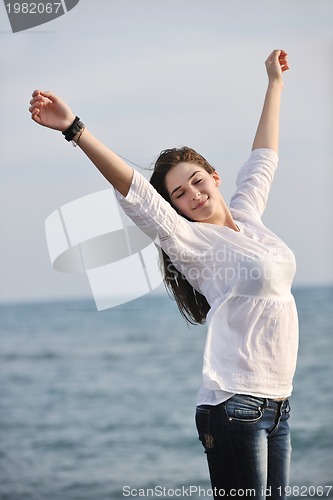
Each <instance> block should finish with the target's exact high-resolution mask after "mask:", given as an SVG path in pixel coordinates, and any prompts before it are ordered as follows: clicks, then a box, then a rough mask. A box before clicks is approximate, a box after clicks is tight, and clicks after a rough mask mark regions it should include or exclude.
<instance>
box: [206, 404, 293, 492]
mask: <svg viewBox="0 0 333 500" xmlns="http://www.w3.org/2000/svg"><path fill="white" fill-rule="evenodd" d="M289 414H290V406H289V401H288V400H287V399H286V400H283V401H274V400H272V399H265V398H257V397H253V396H244V395H236V396H233V397H232V398H230V399H228V400H227V401H224V402H223V403H221V404H219V405H217V406H210V405H201V406H197V410H196V425H197V429H198V433H199V439H200V441H201V442H202V444H203V446H204V448H205V453H206V454H207V460H208V467H209V473H210V479H211V484H212V488H213V492H214V498H215V499H216V498H221V497H222V496H224V497H227V496H229V497H233V498H241V497H242V498H246V497H250V498H261V499H263V498H266V496H267V498H269V499H271V500H274V499H279V500H283V499H285V498H286V495H285V487H286V486H288V481H289V468H290V455H291V443H290V432H289V425H288V419H289ZM219 490H220V491H219Z"/></svg>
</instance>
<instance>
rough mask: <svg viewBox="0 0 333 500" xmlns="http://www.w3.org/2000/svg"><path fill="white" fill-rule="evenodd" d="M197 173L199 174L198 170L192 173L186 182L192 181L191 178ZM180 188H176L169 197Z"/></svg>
mask: <svg viewBox="0 0 333 500" xmlns="http://www.w3.org/2000/svg"><path fill="white" fill-rule="evenodd" d="M198 172H200V170H196V171H195V172H193V174H191V175H190V177H189V178H188V180H189V181H190V180H191V179H192V177H194V176H195V174H197V173H198ZM181 187H182V186H178V187H176V188H175V189H174V190H173V191H172V192H171V194H170V197H171V196H172V195H173V194H174V193H175V192H176V191H178V189H181Z"/></svg>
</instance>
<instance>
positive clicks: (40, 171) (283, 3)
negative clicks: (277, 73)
mask: <svg viewBox="0 0 333 500" xmlns="http://www.w3.org/2000/svg"><path fill="white" fill-rule="evenodd" d="M332 26H333V3H332V2H331V0H316V1H313V0H311V1H310V0H293V1H292V2H290V1H287V0H279V1H275V0H274V1H273V0H254V1H253V0H251V2H249V1H247V0H235V1H233V2H230V1H223V0H169V1H168V2H165V1H163V2H162V1H160V0H118V1H112V0H96V1H92V0H80V2H79V3H78V5H77V6H76V7H75V8H73V9H72V10H71V11H69V12H68V13H66V14H65V15H63V16H61V17H59V18H57V19H55V20H53V21H51V22H49V23H47V24H44V25H41V26H38V27H35V28H32V29H29V30H26V31H22V32H19V33H15V34H13V33H12V32H11V28H10V24H9V21H8V18H7V17H6V11H5V7H4V4H3V3H1V5H0V43H1V51H0V70H1V75H2V78H1V84H0V85H1V121H0V132H1V135H0V137H1V163H0V210H1V212H0V235H1V245H0V302H12V301H34V300H53V299H54V300H61V299H67V298H76V297H87V298H88V297H91V290H90V288H89V283H88V280H87V277H86V276H85V275H84V274H69V273H60V272H57V271H55V270H54V269H53V268H52V265H51V262H50V258H49V254H48V249H47V244H46V237H45V227H44V226H45V220H46V219H47V217H48V216H49V215H50V214H51V213H52V212H53V211H55V210H57V209H58V208H59V207H61V206H62V205H64V204H66V203H69V202H71V201H73V200H76V199H78V198H80V197H82V196H85V195H89V194H92V193H95V192H98V191H100V190H104V189H106V188H108V187H109V185H108V183H107V181H106V180H105V179H104V178H103V177H102V176H101V174H100V173H99V172H98V171H97V170H96V169H95V167H94V166H93V165H92V164H91V163H90V162H89V160H88V159H87V158H86V157H85V156H84V154H83V153H82V152H81V151H80V150H79V148H73V147H72V146H71V144H68V143H66V141H64V139H63V137H62V136H61V134H60V133H58V132H55V131H51V130H48V129H44V128H42V127H39V126H38V125H37V124H35V123H34V122H33V121H32V120H31V119H30V114H29V112H28V108H29V100H30V95H31V93H32V91H33V90H34V89H36V88H42V89H44V90H51V91H52V92H54V93H55V94H57V95H59V96H61V97H62V98H63V99H64V100H65V101H66V102H67V103H68V104H69V105H70V106H71V108H72V109H73V111H74V112H75V113H76V114H77V115H79V116H80V118H81V119H82V120H83V121H84V122H85V124H86V125H87V127H88V128H89V129H90V130H91V131H92V132H93V133H94V134H95V135H96V136H97V137H98V138H99V139H100V140H102V141H103V142H104V143H106V144H107V145H108V146H110V147H111V148H112V149H113V150H114V151H116V152H117V153H118V154H121V155H122V156H124V157H126V158H128V159H129V160H131V161H132V162H134V163H135V164H137V165H139V166H140V167H143V168H144V169H146V168H147V167H150V166H151V164H152V163H153V161H154V159H155V158H156V157H157V155H158V154H159V152H160V151H161V150H163V149H165V148H169V147H174V146H181V145H188V146H191V147H193V148H194V149H196V150H197V151H199V152H200V153H201V154H202V155H203V156H205V157H206V158H207V160H208V161H209V162H210V163H211V164H213V165H214V167H215V168H216V170H217V171H218V172H219V173H220V176H221V178H222V186H221V192H222V194H223V196H224V198H225V199H226V200H227V201H229V199H230V197H231V195H232V193H233V190H234V188H235V179H236V174H237V171H238V169H239V168H240V166H241V165H242V163H243V162H244V161H245V160H246V159H247V158H248V155H249V152H250V149H251V144H252V140H253V137H254V133H255V130H256V126H257V123H258V119H259V116H260V112H261V106H262V103H263V98H264V93H265V90H266V85H267V77H266V72H265V67H264V61H265V59H266V58H267V56H268V55H269V54H270V52H271V51H272V50H273V49H275V48H283V49H285V50H286V51H287V52H288V54H289V62H290V71H288V72H287V73H285V75H284V82H285V86H284V90H283V97H282V108H281V128H280V150H279V157H280V162H279V169H278V172H277V174H276V178H275V180H274V184H273V187H272V190H271V194H270V199H269V204H268V207H267V210H266V212H265V215H264V222H265V224H266V225H267V226H268V227H269V228H270V229H272V230H273V231H274V232H275V233H276V234H278V236H280V237H281V238H282V239H283V240H284V241H285V242H286V243H287V244H288V245H289V247H290V248H292V249H293V251H294V252H295V255H296V259H297V274H296V277H295V286H317V285H329V284H333V265H332V259H331V255H332V250H333V241H332V240H333V238H332V232H333V230H332V222H331V221H332V215H333V214H332V210H333V208H332V189H333V183H332V177H333V174H332V153H333V141H332V135H333V134H332V132H333V126H332V116H333V114H332V90H331V89H332V76H333V75H332V60H333V59H332V52H333V31H332ZM143 173H144V175H149V174H148V172H147V171H146V170H143ZM161 290H162V288H161Z"/></svg>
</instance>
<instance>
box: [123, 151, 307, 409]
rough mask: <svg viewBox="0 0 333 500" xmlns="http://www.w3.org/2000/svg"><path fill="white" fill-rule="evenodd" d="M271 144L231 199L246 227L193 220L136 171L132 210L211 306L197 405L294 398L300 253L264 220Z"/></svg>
mask: <svg viewBox="0 0 333 500" xmlns="http://www.w3.org/2000/svg"><path fill="white" fill-rule="evenodd" d="M277 162H278V157H277V154H276V153H275V152H274V151H272V150H269V149H256V150H254V151H252V153H251V155H250V158H249V160H248V161H247V162H246V163H245V164H244V165H243V167H242V168H241V170H240V172H239V174H238V177H237V189H236V192H235V194H234V195H233V197H232V199H231V203H230V210H231V213H232V216H233V219H234V221H235V223H236V224H237V226H238V227H239V229H240V231H239V232H237V231H234V230H232V229H230V228H228V227H222V226H218V225H214V224H208V223H203V222H189V221H187V220H186V219H184V218H183V217H182V216H180V215H178V214H177V212H176V211H175V210H174V209H173V208H172V207H171V205H170V204H169V203H168V202H167V201H166V200H164V199H163V198H162V197H161V196H160V195H159V194H158V193H157V191H156V190H155V189H154V188H153V187H152V185H151V184H150V183H149V181H147V180H146V179H145V178H144V177H143V176H142V175H141V174H139V173H138V172H137V171H134V174H133V180H132V184H131V187H130V190H129V192H128V194H127V196H126V197H123V196H122V195H121V194H120V193H118V192H116V195H117V198H118V201H119V203H120V205H121V206H122V208H123V209H124V211H125V212H126V214H127V215H128V216H129V217H130V218H131V219H132V220H133V222H134V223H135V224H137V225H138V227H139V228H140V229H142V231H144V233H146V234H147V235H148V236H150V237H151V238H152V239H153V240H156V241H157V242H158V244H159V245H160V247H161V248H162V249H163V250H164V251H165V252H166V253H167V254H168V255H169V257H170V259H171V260H172V262H173V264H174V265H175V267H176V268H177V269H178V270H179V271H180V272H181V273H182V274H183V275H184V276H185V277H186V278H187V280H188V281H189V282H190V283H191V285H192V286H193V287H194V288H195V289H196V290H197V291H199V292H200V293H202V294H203V295H204V296H205V297H206V299H207V301H208V303H209V304H210V306H211V309H210V310H209V312H208V315H207V327H208V330H207V339H206V345H205V350H204V356H203V387H202V388H201V390H200V391H199V395H198V404H218V403H220V402H221V401H223V400H225V399H227V398H228V397H230V396H231V395H233V394H235V393H237V394H249V395H253V396H257V397H264V398H282V397H288V396H290V394H291V391H292V380H293V376H294V372H295V367H296V357H297V348H298V319H297V311H296V306H295V301H294V298H293V296H292V294H291V284H292V280H293V278H294V274H295V269H296V266H295V258H294V255H293V252H292V251H291V250H290V249H289V248H288V247H287V245H286V244H285V243H283V241H281V240H280V239H279V238H278V237H277V236H276V235H275V234H273V233H272V232H271V231H270V230H269V229H267V228H266V227H265V226H264V224H263V223H262V221H261V216H262V213H263V211H264V209H265V206H266V202H267V197H268V193H269V189H270V186H271V182H272V180H273V176H274V172H275V169H276V166H277Z"/></svg>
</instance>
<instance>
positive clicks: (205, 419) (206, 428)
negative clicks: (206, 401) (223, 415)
mask: <svg viewBox="0 0 333 500" xmlns="http://www.w3.org/2000/svg"><path fill="white" fill-rule="evenodd" d="M210 421H211V409H210V407H209V406H208V405H201V406H197V408H196V414H195V423H196V426H197V430H198V434H199V439H200V441H201V443H202V446H203V447H204V448H205V450H206V451H207V450H208V449H211V448H214V438H213V436H212V434H211V430H210V427H211V425H210Z"/></svg>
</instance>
